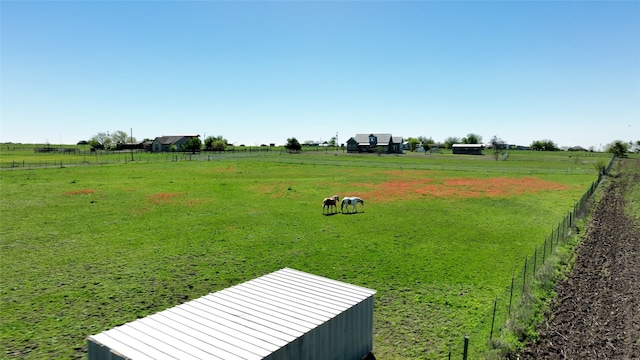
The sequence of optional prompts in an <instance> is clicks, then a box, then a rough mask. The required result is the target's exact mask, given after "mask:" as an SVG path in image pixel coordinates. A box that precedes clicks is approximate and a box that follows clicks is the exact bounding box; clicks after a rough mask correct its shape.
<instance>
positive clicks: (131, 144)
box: [129, 128, 133, 161]
mask: <svg viewBox="0 0 640 360" xmlns="http://www.w3.org/2000/svg"><path fill="white" fill-rule="evenodd" d="M129 131H130V132H131V137H130V138H129V143H130V145H129V146H131V161H133V128H129Z"/></svg>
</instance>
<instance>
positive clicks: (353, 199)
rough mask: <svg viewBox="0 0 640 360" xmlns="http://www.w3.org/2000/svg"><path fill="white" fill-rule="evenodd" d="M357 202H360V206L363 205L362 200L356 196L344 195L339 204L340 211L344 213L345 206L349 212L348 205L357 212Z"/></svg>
mask: <svg viewBox="0 0 640 360" xmlns="http://www.w3.org/2000/svg"><path fill="white" fill-rule="evenodd" d="M358 204H362V206H364V200H362V199H361V198H359V197H357V196H351V197H346V198H344V199H342V204H340V211H341V212H342V213H343V214H344V211H343V209H344V207H345V206H346V207H347V211H348V212H349V213H351V211H350V210H349V207H351V208H353V210H354V211H355V212H358V206H357V205H358Z"/></svg>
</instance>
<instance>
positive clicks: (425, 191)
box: [357, 177, 567, 202]
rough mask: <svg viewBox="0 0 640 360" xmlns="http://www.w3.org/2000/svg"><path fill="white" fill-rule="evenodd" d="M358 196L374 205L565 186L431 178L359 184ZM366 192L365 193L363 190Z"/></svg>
mask: <svg viewBox="0 0 640 360" xmlns="http://www.w3.org/2000/svg"><path fill="white" fill-rule="evenodd" d="M359 187H360V188H361V189H363V191H362V192H361V193H359V194H357V195H358V196H361V197H362V198H367V199H371V200H375V201H377V202H386V201H397V200H407V199H416V198H419V197H422V196H434V197H438V198H458V199H459V198H474V197H483V196H484V197H511V196H517V195H522V194H533V193H537V192H539V191H554V190H565V189H567V186H565V185H563V184H559V183H555V182H552V181H545V180H540V179H538V178H535V177H523V178H507V177H499V178H487V179H474V178H451V179H445V180H443V181H442V182H439V183H434V181H433V180H432V179H420V180H392V181H387V182H384V183H380V184H359ZM365 189H366V190H365Z"/></svg>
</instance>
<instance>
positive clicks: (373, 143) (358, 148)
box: [347, 134, 404, 154]
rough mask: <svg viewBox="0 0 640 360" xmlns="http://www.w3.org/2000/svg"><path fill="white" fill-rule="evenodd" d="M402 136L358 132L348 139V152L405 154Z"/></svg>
mask: <svg viewBox="0 0 640 360" xmlns="http://www.w3.org/2000/svg"><path fill="white" fill-rule="evenodd" d="M402 143H403V139H402V136H392V135H391V134H356V136H354V137H352V138H349V140H347V152H350V153H373V152H378V151H381V152H383V153H387V154H403V153H404V151H403V147H402Z"/></svg>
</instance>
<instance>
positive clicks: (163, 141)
mask: <svg viewBox="0 0 640 360" xmlns="http://www.w3.org/2000/svg"><path fill="white" fill-rule="evenodd" d="M195 137H200V135H175V136H160V137H157V138H155V139H154V140H153V143H152V144H151V151H152V152H164V151H174V150H175V151H182V150H183V149H182V145H184V143H186V142H187V141H189V139H192V138H195Z"/></svg>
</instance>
